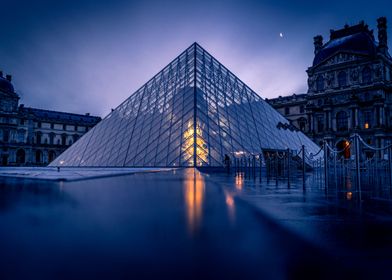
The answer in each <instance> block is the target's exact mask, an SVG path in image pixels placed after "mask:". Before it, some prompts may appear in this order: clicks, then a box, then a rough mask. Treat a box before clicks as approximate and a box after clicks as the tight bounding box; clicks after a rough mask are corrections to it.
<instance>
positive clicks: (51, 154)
mask: <svg viewBox="0 0 392 280" xmlns="http://www.w3.org/2000/svg"><path fill="white" fill-rule="evenodd" d="M55 158H56V152H55V151H49V154H48V160H49V163H50V162H52V161H53V160H54V159H55Z"/></svg>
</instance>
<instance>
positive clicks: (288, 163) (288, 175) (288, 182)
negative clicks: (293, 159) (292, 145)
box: [287, 149, 290, 188]
mask: <svg viewBox="0 0 392 280" xmlns="http://www.w3.org/2000/svg"><path fill="white" fill-rule="evenodd" d="M287 187H288V188H290V149H287Z"/></svg>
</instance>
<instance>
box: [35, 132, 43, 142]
mask: <svg viewBox="0 0 392 280" xmlns="http://www.w3.org/2000/svg"><path fill="white" fill-rule="evenodd" d="M41 137H42V133H41V132H40V131H38V132H37V134H36V139H37V144H41V140H42V139H41Z"/></svg>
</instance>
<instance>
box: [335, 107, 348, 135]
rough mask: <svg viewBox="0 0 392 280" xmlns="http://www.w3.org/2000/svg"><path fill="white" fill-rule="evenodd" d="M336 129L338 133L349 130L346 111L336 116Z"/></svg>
mask: <svg viewBox="0 0 392 280" xmlns="http://www.w3.org/2000/svg"><path fill="white" fill-rule="evenodd" d="M336 129H337V131H346V130H348V116H347V113H346V112H345V111H340V112H338V113H337V114H336Z"/></svg>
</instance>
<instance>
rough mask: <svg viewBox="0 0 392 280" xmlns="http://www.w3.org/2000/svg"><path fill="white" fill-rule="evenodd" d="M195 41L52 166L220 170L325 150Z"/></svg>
mask: <svg viewBox="0 0 392 280" xmlns="http://www.w3.org/2000/svg"><path fill="white" fill-rule="evenodd" d="M288 125H289V122H288V121H287V120H286V119H285V118H284V117H283V116H282V115H280V114H279V113H278V112H277V111H276V110H275V109H273V108H272V107H271V106H270V105H269V104H267V103H266V102H265V101H264V100H263V99H262V98H261V97H260V96H259V95H257V94H256V93H255V92H254V91H252V90H251V89H250V88H249V87H248V86H247V85H245V84H244V83H243V82H242V81H241V80H239V79H238V78H237V77H236V76H234V74H232V73H231V72H230V71H229V70H227V69H226V68H225V67H224V66H223V65H222V64H220V63H219V62H218V61H217V60H216V59H215V58H213V57H212V56H211V55H210V54H209V53H207V52H206V51H205V50H204V49H203V48H202V47H200V46H199V45H198V44H197V43H194V44H192V45H191V46H190V47H189V48H188V49H187V50H185V51H184V52H183V53H182V54H180V55H179V56H178V57H177V58H176V59H174V60H173V61H172V62H171V63H170V64H169V65H167V66H166V67H165V68H164V69H163V70H162V71H160V72H159V73H158V74H157V75H155V76H154V77H153V78H152V79H151V80H150V81H148V82H147V83H146V84H145V85H143V86H142V87H141V88H140V89H139V90H137V91H136V92H135V93H134V94H132V95H131V96H130V97H129V98H128V99H126V100H125V101H124V102H123V103H122V104H120V105H119V106H118V107H117V108H116V109H115V110H114V111H113V112H111V113H110V114H109V115H108V116H107V117H105V118H104V119H103V120H102V121H101V122H100V123H98V124H97V125H96V126H95V127H94V128H93V129H92V130H90V131H89V132H88V133H86V134H85V135H84V136H83V137H82V138H80V139H79V140H78V141H77V142H76V143H75V144H73V145H72V146H71V147H69V148H68V149H67V150H66V151H65V152H64V153H63V154H61V155H60V156H59V157H58V158H57V159H56V160H54V161H53V162H52V163H51V164H50V166H60V165H61V166H91V167H123V166H126V167H147V166H156V167H169V166H170V167H173V166H222V165H223V158H224V156H225V155H226V154H227V155H232V156H234V155H250V154H260V153H261V152H262V151H271V150H286V149H288V148H289V149H291V150H296V151H299V150H300V149H301V147H302V145H305V147H306V150H307V152H309V153H313V154H314V153H316V152H317V151H318V150H319V147H318V146H317V145H316V144H315V143H313V142H312V141H311V140H310V139H309V138H308V137H306V136H305V135H304V134H303V133H302V132H299V131H296V130H290V129H287V126H288Z"/></svg>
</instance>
